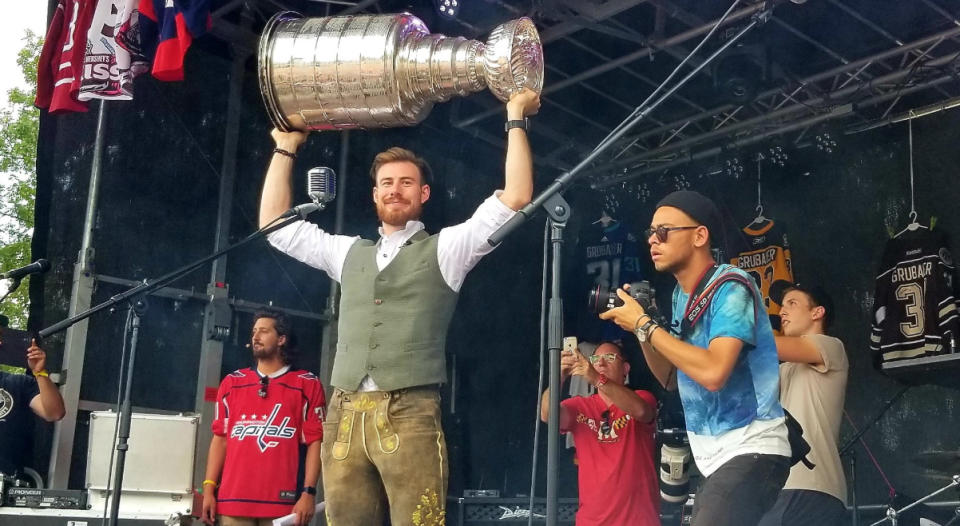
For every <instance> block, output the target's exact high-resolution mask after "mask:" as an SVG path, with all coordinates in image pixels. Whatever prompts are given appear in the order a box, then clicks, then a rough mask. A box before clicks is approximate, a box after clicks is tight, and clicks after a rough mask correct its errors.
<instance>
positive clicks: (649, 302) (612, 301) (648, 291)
mask: <svg viewBox="0 0 960 526" xmlns="http://www.w3.org/2000/svg"><path fill="white" fill-rule="evenodd" d="M626 292H627V294H629V295H630V297H631V298H633V299H635V300H637V303H639V304H640V306H641V307H643V310H644V311H646V312H647V314H649V315H650V316H651V317H653V318H657V317H658V314H659V313H658V312H657V307H656V305H655V304H654V302H653V299H654V296H655V294H656V291H655V290H654V289H653V287H651V286H650V282H649V281H646V280H644V281H635V282H633V283H631V284H630V288H629V289H627V291H626ZM621 305H623V300H621V299H620V297H619V296H617V291H616V289H613V290H611V289H610V288H609V287H604V286H603V285H602V284H598V285H595V286H594V287H593V289H591V290H590V292H589V294H588V295H587V308H588V309H590V311H591V312H594V313H597V314H600V313H601V312H607V311H608V310H610V309H612V308H615V307H619V306H621Z"/></svg>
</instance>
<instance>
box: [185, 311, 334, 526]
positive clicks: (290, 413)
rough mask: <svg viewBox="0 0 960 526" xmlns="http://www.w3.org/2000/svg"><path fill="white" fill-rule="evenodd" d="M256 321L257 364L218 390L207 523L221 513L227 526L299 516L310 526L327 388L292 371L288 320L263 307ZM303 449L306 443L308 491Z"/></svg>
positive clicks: (254, 345)
mask: <svg viewBox="0 0 960 526" xmlns="http://www.w3.org/2000/svg"><path fill="white" fill-rule="evenodd" d="M253 320H254V324H253V335H252V337H251V343H250V347H251V348H252V349H253V357H254V358H256V360H257V366H256V367H255V368H247V369H240V370H238V371H234V372H232V373H230V374H229V375H227V377H226V378H224V379H223V382H221V383H220V390H219V391H218V392H217V409H216V415H215V417H214V421H213V425H212V428H213V435H214V436H213V439H212V440H211V441H210V452H209V456H208V458H207V471H206V480H204V481H203V489H204V492H203V512H202V515H201V518H202V519H203V521H204V522H206V523H207V524H213V523H214V521H215V520H216V518H217V516H218V515H219V517H220V524H221V525H222V526H267V525H269V524H271V523H272V520H273V519H275V518H277V517H282V516H284V515H289V514H291V513H294V514H296V515H297V519H296V524H297V525H298V526H301V525H306V524H307V523H309V522H310V519H311V518H312V517H313V514H314V509H315V507H316V503H315V502H314V499H315V497H316V494H317V488H316V484H317V480H318V479H319V478H320V440H321V438H323V417H324V409H325V407H326V401H325V399H324V395H323V386H322V385H321V384H320V380H319V379H318V378H317V377H316V376H314V375H313V374H312V373H309V372H307V371H302V370H294V369H291V367H290V349H291V347H292V345H291V333H290V322H289V320H288V319H287V317H286V315H284V314H283V313H281V312H278V311H273V310H261V311H258V312H257V313H256V314H255V315H254V318H253ZM300 444H306V445H307V454H306V459H305V461H304V484H303V487H302V488H301V487H300V486H299V485H298V484H297V482H298V481H297V467H298V464H299V460H300ZM221 474H222V478H221ZM218 480H219V481H220V482H219V484H218V483H217V481H218ZM214 491H216V494H214ZM298 492H299V493H300V495H299V497H298V496H297V493H298Z"/></svg>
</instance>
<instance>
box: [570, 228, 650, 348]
mask: <svg viewBox="0 0 960 526" xmlns="http://www.w3.org/2000/svg"><path fill="white" fill-rule="evenodd" d="M583 242H584V243H585V245H586V246H585V254H584V263H585V269H586V275H587V277H588V279H587V283H588V288H589V289H593V288H595V287H596V286H597V285H599V286H600V287H601V288H602V289H603V290H611V291H613V290H616V289H617V287H620V286H622V285H623V284H624V283H633V282H635V281H640V280H641V279H643V278H642V276H641V271H640V251H641V248H642V247H641V245H640V243H639V241H638V239H637V236H636V235H634V234H633V233H632V232H631V231H630V229H629V227H628V226H627V225H625V224H623V223H622V222H620V221H613V222H611V223H610V224H608V225H607V226H606V227H602V226H600V227H597V228H596V229H594V230H591V231H590V232H589V234H588V237H587V238H586V239H585V240H583ZM583 298H584V299H586V291H585V292H584V295H583ZM585 317H586V319H585V320H584V321H583V323H581V324H580V325H581V326H580V329H581V330H580V332H579V336H580V337H581V339H583V340H584V341H613V340H618V339H621V338H622V337H623V335H624V331H623V330H622V329H621V328H620V327H618V326H617V325H616V324H615V323H613V322H611V321H603V320H601V319H599V318H597V315H596V314H595V313H592V312H587V313H585Z"/></svg>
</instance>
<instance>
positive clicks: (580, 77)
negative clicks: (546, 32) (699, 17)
mask: <svg viewBox="0 0 960 526" xmlns="http://www.w3.org/2000/svg"><path fill="white" fill-rule="evenodd" d="M765 7H766V4H765V3H764V2H758V3H756V4H754V5H751V6H749V7H745V8H743V9H740V10H738V11H735V12H733V13H730V16H729V17H728V18H727V20H726V22H725V23H726V24H729V23H732V22H736V21H737V20H740V19H742V18H746V17H748V16H750V15H752V14H754V13H756V12H757V11H761V10H763V9H764V8H765ZM716 24H717V20H712V21H710V22H708V23H706V24H703V25H701V26H699V27H695V28H693V29H688V30H687V31H684V32H682V33H680V34H677V35H674V36H672V37H670V38H668V39H666V40H664V41H663V42H652V43H651V45H650V46H647V47H644V48H641V49H638V50H637V51H634V52H633V53H629V54H627V55H624V56H622V57H619V58H615V59H613V60H611V61H609V62H607V63H606V64H601V65H599V66H596V67H593V68H590V69H588V70H586V71H582V72H580V73H578V74H576V75H573V76H571V77H568V78H566V79H564V80H561V81H560V82H556V83H554V84H551V85H549V86H547V87H545V88H544V89H543V93H542V95H547V94H550V93H553V92H555V91H559V90H562V89H564V88H566V87H567V86H572V85H573V84H576V83H578V82H581V81H584V80H587V79H589V78H592V77H596V76H597V75H602V74H604V73H606V72H608V71H612V70H614V69H617V68H619V67H620V66H623V65H625V64H629V63H631V62H636V61H637V60H640V59H641V58H646V57H649V56H651V55H653V54H654V53H656V52H657V51H659V50H660V49H662V48H666V47H672V46H675V45H677V44H681V43H683V42H686V41H687V40H690V39H691V38H694V37H697V36H699V35H702V34H704V33H706V32H708V31H710V30H711V29H712V28H713V26H715V25H716ZM502 111H503V110H502V109H501V108H495V109H489V110H487V111H482V112H480V113H477V114H476V115H473V116H471V117H467V118H466V119H464V120H462V121H460V122H457V123H454V126H456V127H458V128H462V127H464V126H469V125H471V124H475V123H477V122H479V121H481V120H483V119H485V118H487V117H491V116H493V115H497V114H499V113H501V112H502Z"/></svg>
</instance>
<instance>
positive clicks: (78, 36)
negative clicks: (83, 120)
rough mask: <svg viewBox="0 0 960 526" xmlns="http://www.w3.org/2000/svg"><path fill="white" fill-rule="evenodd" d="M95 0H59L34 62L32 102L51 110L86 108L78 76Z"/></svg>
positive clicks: (68, 110) (80, 72)
mask: <svg viewBox="0 0 960 526" xmlns="http://www.w3.org/2000/svg"><path fill="white" fill-rule="evenodd" d="M96 4H97V2H96V0H60V1H59V2H58V3H57V8H56V10H55V11H54V13H53V18H52V19H51V21H50V27H49V28H48V29H47V35H46V38H45V39H44V41H43V48H42V49H41V51H40V60H39V62H38V63H37V97H36V99H35V100H34V105H36V106H37V107H38V108H43V109H46V110H48V111H49V112H50V113H64V112H70V111H87V104H86V103H85V102H82V101H80V100H79V99H78V98H77V96H78V95H79V87H80V77H81V75H82V74H83V55H84V52H85V50H86V45H87V30H88V29H89V28H90V20H91V19H92V18H93V12H94V9H95V8H96Z"/></svg>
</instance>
